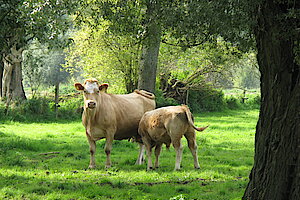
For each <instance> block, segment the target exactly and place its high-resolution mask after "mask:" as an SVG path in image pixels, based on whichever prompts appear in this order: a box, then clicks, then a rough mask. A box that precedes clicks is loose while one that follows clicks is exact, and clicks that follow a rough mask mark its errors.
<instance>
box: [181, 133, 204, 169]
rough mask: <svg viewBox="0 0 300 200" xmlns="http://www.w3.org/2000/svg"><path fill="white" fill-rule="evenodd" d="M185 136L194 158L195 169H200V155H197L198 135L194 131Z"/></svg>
mask: <svg viewBox="0 0 300 200" xmlns="http://www.w3.org/2000/svg"><path fill="white" fill-rule="evenodd" d="M184 136H185V138H186V140H187V142H188V146H189V149H190V150H191V153H192V155H193V158H194V167H195V168H196V169H200V166H199V161H198V155H197V144H196V134H195V132H194V131H192V132H187V133H186V134H185V135H184Z"/></svg>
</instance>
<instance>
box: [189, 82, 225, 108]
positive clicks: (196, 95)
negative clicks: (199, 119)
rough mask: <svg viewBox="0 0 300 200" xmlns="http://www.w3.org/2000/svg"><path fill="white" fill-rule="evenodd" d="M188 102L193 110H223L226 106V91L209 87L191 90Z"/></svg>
mask: <svg viewBox="0 0 300 200" xmlns="http://www.w3.org/2000/svg"><path fill="white" fill-rule="evenodd" d="M188 103H189V107H190V109H191V111H192V112H204V111H221V110H223V109H224V108H226V104H225V101H224V93H223V92H222V91H221V90H216V89H213V88H209V87H207V88H202V89H201V90H197V91H190V92H189V97H188Z"/></svg>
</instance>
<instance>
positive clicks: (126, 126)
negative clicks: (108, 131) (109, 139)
mask: <svg viewBox="0 0 300 200" xmlns="http://www.w3.org/2000/svg"><path fill="white" fill-rule="evenodd" d="M110 103H111V106H112V108H113V110H114V111H113V112H114V114H115V123H116V128H117V130H116V133H115V135H114V139H116V140H121V139H126V138H131V137H132V136H137V135H138V125H139V122H140V120H141V118H142V116H143V115H144V113H145V112H147V111H150V110H153V109H154V108H155V100H154V99H149V98H147V97H144V96H142V95H139V94H137V93H130V94H127V95H111V102H110ZM113 121H114V120H113Z"/></svg>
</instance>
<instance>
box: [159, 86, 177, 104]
mask: <svg viewBox="0 0 300 200" xmlns="http://www.w3.org/2000/svg"><path fill="white" fill-rule="evenodd" d="M155 101H156V108H160V107H164V106H175V105H178V104H179V103H178V102H176V100H175V99H173V98H165V97H164V95H163V92H162V91H161V90H156V91H155Z"/></svg>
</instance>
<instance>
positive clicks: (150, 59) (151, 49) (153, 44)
mask: <svg viewBox="0 0 300 200" xmlns="http://www.w3.org/2000/svg"><path fill="white" fill-rule="evenodd" d="M158 10H159V3H158V2H157V1H151V0H150V1H149V2H148V3H147V11H146V12H147V13H146V16H148V19H147V22H146V24H145V26H146V27H145V30H146V32H145V39H144V41H143V48H142V56H141V63H140V72H139V81H138V88H139V89H144V90H147V91H149V92H154V91H155V82H156V69H157V62H158V54H159V47H160V41H161V27H160V25H159V22H158V20H157V15H158Z"/></svg>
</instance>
